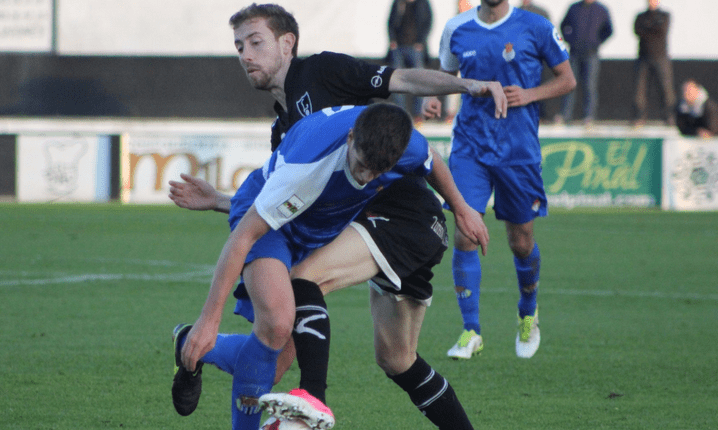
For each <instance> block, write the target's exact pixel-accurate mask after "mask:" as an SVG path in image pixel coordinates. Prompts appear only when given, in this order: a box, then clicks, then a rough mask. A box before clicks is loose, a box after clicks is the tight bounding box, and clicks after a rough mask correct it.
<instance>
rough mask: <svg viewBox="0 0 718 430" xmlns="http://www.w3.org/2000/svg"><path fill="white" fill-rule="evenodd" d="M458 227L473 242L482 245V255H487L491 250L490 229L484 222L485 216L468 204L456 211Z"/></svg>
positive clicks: (455, 217)
mask: <svg viewBox="0 0 718 430" xmlns="http://www.w3.org/2000/svg"><path fill="white" fill-rule="evenodd" d="M454 219H455V220H456V227H457V228H458V229H459V231H461V233H462V234H463V235H464V236H466V237H467V238H468V239H469V240H470V241H471V243H473V244H474V245H477V246H479V247H481V255H484V256H485V255H486V253H487V252H488V250H489V229H487V228H486V224H484V218H483V217H482V216H481V214H480V213H479V212H477V211H476V210H475V209H473V208H472V207H470V206H469V205H466V206H465V207H463V208H461V209H460V210H455V211H454Z"/></svg>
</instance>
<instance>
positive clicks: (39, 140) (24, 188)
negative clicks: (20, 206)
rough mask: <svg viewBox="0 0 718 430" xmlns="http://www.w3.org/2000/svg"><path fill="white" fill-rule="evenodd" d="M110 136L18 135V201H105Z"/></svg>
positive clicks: (107, 188)
mask: <svg viewBox="0 0 718 430" xmlns="http://www.w3.org/2000/svg"><path fill="white" fill-rule="evenodd" d="M109 174H110V139H109V137H106V136H97V135H87V136H76V135H20V136H18V138H17V176H16V179H17V199H18V201H20V202H106V201H108V200H109V197H110V188H109V185H110V179H109Z"/></svg>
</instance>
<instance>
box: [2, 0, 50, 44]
mask: <svg viewBox="0 0 718 430" xmlns="http://www.w3.org/2000/svg"><path fill="white" fill-rule="evenodd" d="M53 15H54V13H53V0H0V52H50V51H51V50H52V38H53V34H52V33H53Z"/></svg>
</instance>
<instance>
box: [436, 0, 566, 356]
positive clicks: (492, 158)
mask: <svg viewBox="0 0 718 430" xmlns="http://www.w3.org/2000/svg"><path fill="white" fill-rule="evenodd" d="M439 58H440V62H441V69H442V70H443V71H445V72H448V73H451V74H456V73H457V72H461V76H462V77H464V78H472V79H485V80H497V81H499V82H501V84H502V85H503V87H504V93H505V94H506V98H507V99H508V102H509V111H508V112H507V118H506V119H503V120H500V121H499V120H497V119H496V118H495V117H494V115H493V106H490V104H489V103H486V100H483V99H478V98H470V97H465V96H462V106H461V109H460V111H459V114H458V115H457V117H456V119H455V122H454V126H453V138H452V150H451V156H450V158H449V167H450V169H451V171H452V173H453V175H454V179H455V181H456V185H457V186H458V188H459V190H460V191H461V193H462V194H463V196H464V198H465V199H466V201H467V202H468V203H469V205H471V206H472V207H473V208H474V209H476V210H477V211H479V212H481V213H482V214H483V213H485V211H486V205H487V203H488V201H489V197H490V196H491V193H492V192H494V193H495V195H494V199H495V200H494V211H495V214H496V218H497V219H499V220H503V221H504V222H505V224H506V232H507V235H508V242H509V247H510V248H511V251H512V252H513V254H514V265H515V267H516V275H517V278H518V286H519V292H520V299H519V302H518V317H519V327H518V333H517V335H516V355H517V356H519V357H523V358H530V357H532V356H533V355H534V353H535V352H536V350H537V349H538V347H539V343H540V339H541V337H540V332H539V327H538V306H537V304H536V296H537V292H538V284H539V270H540V266H541V254H540V252H539V247H538V245H537V244H536V242H535V241H534V234H533V222H534V219H535V218H536V217H538V216H546V215H547V214H548V210H547V202H546V194H545V192H544V187H543V181H542V179H541V147H540V145H539V139H538V125H539V104H538V103H537V102H538V101H540V100H545V99H548V98H552V97H558V96H561V95H563V94H566V93H568V92H570V91H572V90H573V89H574V88H575V86H576V80H575V78H574V75H573V72H572V71H571V67H570V65H569V61H568V53H567V52H566V48H565V46H564V44H563V41H562V40H561V37H560V36H559V33H558V31H557V30H556V29H555V28H554V26H553V25H552V24H551V23H550V22H549V21H548V20H546V19H545V18H543V17H541V16H539V15H537V14H534V13H531V12H527V11H524V10H521V9H518V8H514V7H513V6H510V5H509V2H508V0H481V5H480V6H478V7H476V8H472V9H470V10H468V11H466V12H464V13H461V14H459V15H457V16H455V17H454V18H452V19H450V20H449V21H448V22H447V24H446V26H445V27H444V31H443V34H442V37H441V44H440V49H439ZM543 62H546V64H548V66H549V68H551V70H552V71H553V75H554V76H553V78H552V79H550V80H548V81H547V82H544V83H542V82H541V72H542V70H543ZM423 110H424V114H425V115H426V116H429V117H431V116H436V115H438V114H439V113H440V103H439V101H438V99H436V98H431V99H425V101H424V109H423ZM454 239H455V241H454V255H453V260H452V267H453V275H454V285H455V288H456V296H457V300H458V303H459V308H460V310H461V315H462V317H463V321H464V330H463V332H462V334H461V336H460V337H459V340H458V342H457V343H456V345H454V346H453V347H452V348H451V349H450V350H449V351H448V352H447V355H448V356H449V357H452V358H455V359H458V358H461V359H468V358H471V356H472V355H474V354H476V353H478V352H480V351H481V350H482V349H483V338H482V337H481V325H480V324H479V291H480V288H479V286H480V283H481V263H480V261H479V257H478V254H477V252H476V246H475V245H473V244H472V243H470V241H468V240H467V238H466V237H464V236H463V235H462V234H461V232H458V231H457V232H456V234H455V238H454Z"/></svg>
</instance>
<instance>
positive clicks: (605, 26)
mask: <svg viewBox="0 0 718 430" xmlns="http://www.w3.org/2000/svg"><path fill="white" fill-rule="evenodd" d="M561 32H562V33H563V38H564V39H565V40H566V42H567V43H568V44H569V46H570V48H571V59H570V61H571V68H572V69H573V74H574V76H576V80H577V81H578V83H579V85H580V86H581V90H582V91H583V120H584V123H585V124H586V125H587V126H590V125H591V124H592V123H593V120H594V119H595V118H596V110H597V108H598V74H599V68H600V59H599V56H598V48H599V47H600V46H601V44H602V43H603V42H605V41H606V39H608V38H609V37H610V36H611V34H613V25H612V24H611V16H610V14H609V13H608V9H606V7H605V6H604V5H603V4H601V3H599V2H597V1H596V0H581V1H579V2H576V3H574V4H572V5H571V7H569V9H568V12H566V16H565V17H564V19H563V21H562V22H561ZM574 103H575V99H574V92H570V93H568V94H567V95H566V96H565V97H564V99H563V106H562V113H563V116H561V115H559V116H558V117H557V122H563V121H564V120H566V121H569V120H570V119H571V117H572V115H573V106H574Z"/></svg>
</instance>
